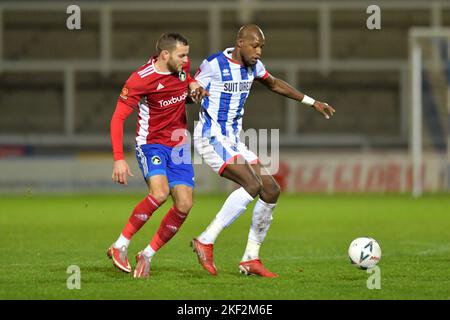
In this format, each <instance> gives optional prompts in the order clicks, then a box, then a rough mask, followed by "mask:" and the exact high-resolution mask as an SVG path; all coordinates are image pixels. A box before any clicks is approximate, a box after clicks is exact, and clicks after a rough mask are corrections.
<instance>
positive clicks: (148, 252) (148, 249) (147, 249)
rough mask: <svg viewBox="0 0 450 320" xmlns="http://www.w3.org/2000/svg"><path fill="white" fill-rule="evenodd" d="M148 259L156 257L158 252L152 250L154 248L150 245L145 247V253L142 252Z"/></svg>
mask: <svg viewBox="0 0 450 320" xmlns="http://www.w3.org/2000/svg"><path fill="white" fill-rule="evenodd" d="M142 253H143V254H144V255H145V256H146V257H148V258H151V257H153V256H154V255H155V253H156V251H155V250H153V249H152V247H150V245H148V246H147V247H145V249H144V251H143V252H142Z"/></svg>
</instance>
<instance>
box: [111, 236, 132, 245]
mask: <svg viewBox="0 0 450 320" xmlns="http://www.w3.org/2000/svg"><path fill="white" fill-rule="evenodd" d="M129 244H130V240H129V239H127V238H125V236H124V235H123V234H120V236H119V239H117V241H116V242H115V243H114V247H115V248H122V247H123V246H125V247H127V248H128V246H129Z"/></svg>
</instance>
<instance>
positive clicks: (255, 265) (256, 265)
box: [239, 259, 278, 278]
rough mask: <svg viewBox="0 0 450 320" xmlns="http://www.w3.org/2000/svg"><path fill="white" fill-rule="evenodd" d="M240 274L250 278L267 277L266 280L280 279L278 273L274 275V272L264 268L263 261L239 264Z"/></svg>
mask: <svg viewBox="0 0 450 320" xmlns="http://www.w3.org/2000/svg"><path fill="white" fill-rule="evenodd" d="M239 272H240V273H243V274H246V275H248V276H251V275H256V276H261V277H265V278H276V277H278V275H277V274H276V273H273V272H270V271H269V270H267V269H266V268H265V267H264V266H263V264H262V262H261V260H259V259H254V260H250V261H245V262H241V263H239Z"/></svg>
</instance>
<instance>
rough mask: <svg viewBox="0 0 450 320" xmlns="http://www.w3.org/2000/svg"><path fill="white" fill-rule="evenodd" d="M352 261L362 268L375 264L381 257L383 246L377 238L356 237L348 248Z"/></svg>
mask: <svg viewBox="0 0 450 320" xmlns="http://www.w3.org/2000/svg"><path fill="white" fill-rule="evenodd" d="M348 257H349V259H350V262H351V263H352V264H354V265H356V266H357V267H359V268H361V269H364V270H365V269H368V268H371V267H373V266H375V265H376V264H377V263H378V262H379V261H380V259H381V248H380V245H379V244H378V242H377V240H375V239H373V238H369V237H361V238H356V239H355V240H353V241H352V243H350V246H349V248H348Z"/></svg>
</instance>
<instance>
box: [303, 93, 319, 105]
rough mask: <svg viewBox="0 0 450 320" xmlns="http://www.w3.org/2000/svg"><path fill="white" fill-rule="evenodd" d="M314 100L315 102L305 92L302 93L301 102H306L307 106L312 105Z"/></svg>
mask: <svg viewBox="0 0 450 320" xmlns="http://www.w3.org/2000/svg"><path fill="white" fill-rule="evenodd" d="M314 102H316V100H314V99H313V98H311V97H308V96H307V95H306V94H305V95H303V99H302V103H304V104H307V105H308V106H312V105H313V104H314Z"/></svg>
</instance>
